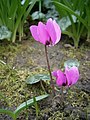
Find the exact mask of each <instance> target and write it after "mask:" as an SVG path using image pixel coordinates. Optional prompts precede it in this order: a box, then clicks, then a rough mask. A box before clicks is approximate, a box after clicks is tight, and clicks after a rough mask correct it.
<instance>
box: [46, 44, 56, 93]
mask: <svg viewBox="0 0 90 120" xmlns="http://www.w3.org/2000/svg"><path fill="white" fill-rule="evenodd" d="M45 55H46V61H47V67H48V71H49V74H50V82H51V87H52V93H53V95H55V89H54V84H53V79H52V74H51V69H50V64H49V59H48V52H47V46H46V45H45Z"/></svg>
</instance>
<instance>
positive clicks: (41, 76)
mask: <svg viewBox="0 0 90 120" xmlns="http://www.w3.org/2000/svg"><path fill="white" fill-rule="evenodd" d="M40 80H43V81H46V80H50V76H49V75H48V74H36V75H34V76H31V77H28V78H27V80H26V83H27V84H35V83H37V82H39V81H40Z"/></svg>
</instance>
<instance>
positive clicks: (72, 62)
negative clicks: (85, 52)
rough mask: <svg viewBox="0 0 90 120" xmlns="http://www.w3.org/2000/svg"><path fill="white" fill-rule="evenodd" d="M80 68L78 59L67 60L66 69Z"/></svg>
mask: <svg viewBox="0 0 90 120" xmlns="http://www.w3.org/2000/svg"><path fill="white" fill-rule="evenodd" d="M74 66H75V67H79V62H78V60H77V59H71V60H67V61H66V62H64V67H68V68H71V67H74Z"/></svg>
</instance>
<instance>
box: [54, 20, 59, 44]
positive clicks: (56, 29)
mask: <svg viewBox="0 0 90 120" xmlns="http://www.w3.org/2000/svg"><path fill="white" fill-rule="evenodd" d="M53 25H54V29H55V32H56V38H57V39H56V41H55V44H57V43H58V42H59V41H60V38H61V29H60V27H59V25H58V24H57V23H56V21H55V20H54V21H53Z"/></svg>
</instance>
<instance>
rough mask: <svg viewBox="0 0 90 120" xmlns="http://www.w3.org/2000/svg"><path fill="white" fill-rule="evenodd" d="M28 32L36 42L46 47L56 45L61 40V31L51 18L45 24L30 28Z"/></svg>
mask: <svg viewBox="0 0 90 120" xmlns="http://www.w3.org/2000/svg"><path fill="white" fill-rule="evenodd" d="M30 31H31V34H32V36H33V38H34V39H35V40H36V41H38V42H40V43H42V44H44V45H48V46H50V45H55V44H57V43H58V42H59V40H60V38H61V29H60V27H59V25H58V24H57V23H56V21H55V20H52V19H51V18H50V19H48V20H47V22H46V24H43V23H42V22H39V23H38V25H37V26H36V25H32V26H30Z"/></svg>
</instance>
